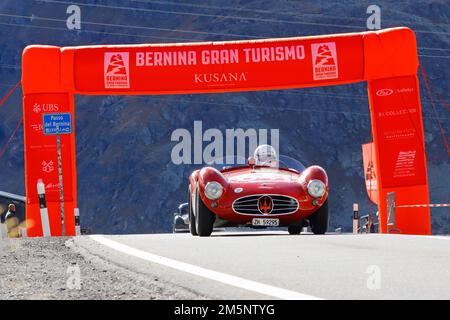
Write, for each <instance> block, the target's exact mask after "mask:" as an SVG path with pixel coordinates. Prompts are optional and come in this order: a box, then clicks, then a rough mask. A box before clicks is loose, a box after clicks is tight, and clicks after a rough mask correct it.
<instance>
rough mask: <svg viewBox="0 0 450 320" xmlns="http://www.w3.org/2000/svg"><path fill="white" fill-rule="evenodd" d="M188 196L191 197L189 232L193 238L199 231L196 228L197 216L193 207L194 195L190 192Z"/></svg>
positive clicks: (189, 201)
mask: <svg viewBox="0 0 450 320" xmlns="http://www.w3.org/2000/svg"><path fill="white" fill-rule="evenodd" d="M188 196H189V200H188V203H189V231H190V232H191V234H192V235H193V236H196V235H197V230H196V228H195V216H194V212H193V208H194V207H193V206H192V194H191V191H190V190H189V192H188Z"/></svg>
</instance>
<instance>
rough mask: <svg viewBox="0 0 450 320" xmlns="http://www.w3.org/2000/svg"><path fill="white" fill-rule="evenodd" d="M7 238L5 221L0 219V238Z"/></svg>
mask: <svg viewBox="0 0 450 320" xmlns="http://www.w3.org/2000/svg"><path fill="white" fill-rule="evenodd" d="M6 238H8V231H7V230H6V223H3V222H1V221H0V240H1V239H6Z"/></svg>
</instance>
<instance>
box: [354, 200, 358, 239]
mask: <svg viewBox="0 0 450 320" xmlns="http://www.w3.org/2000/svg"><path fill="white" fill-rule="evenodd" d="M358 222H359V218H358V204H357V203H354V204H353V234H357V233H358Z"/></svg>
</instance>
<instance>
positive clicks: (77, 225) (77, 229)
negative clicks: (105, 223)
mask: <svg viewBox="0 0 450 320" xmlns="http://www.w3.org/2000/svg"><path fill="white" fill-rule="evenodd" d="M73 211H74V215H75V235H77V236H80V235H81V226H80V209H78V208H75V209H73Z"/></svg>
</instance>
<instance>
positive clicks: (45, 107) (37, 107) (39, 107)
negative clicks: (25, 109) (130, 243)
mask: <svg viewBox="0 0 450 320" xmlns="http://www.w3.org/2000/svg"><path fill="white" fill-rule="evenodd" d="M42 111H43V112H56V111H59V104H57V103H43V104H39V103H35V104H34V105H33V112H34V113H40V112H42Z"/></svg>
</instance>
